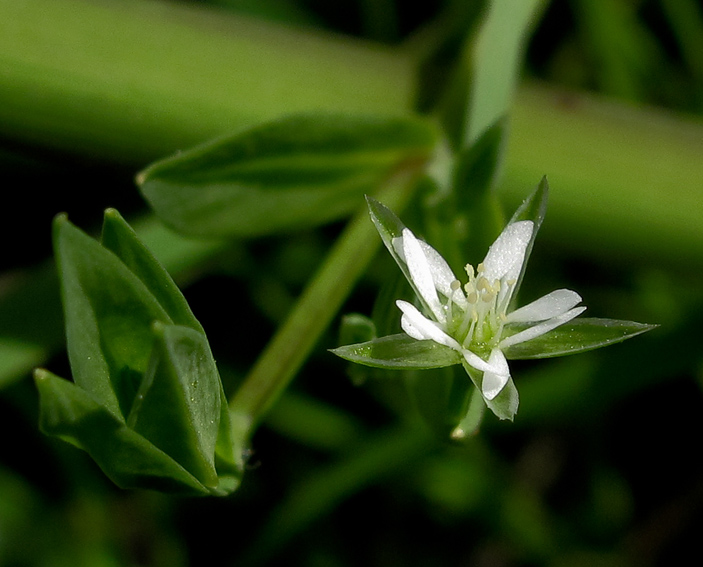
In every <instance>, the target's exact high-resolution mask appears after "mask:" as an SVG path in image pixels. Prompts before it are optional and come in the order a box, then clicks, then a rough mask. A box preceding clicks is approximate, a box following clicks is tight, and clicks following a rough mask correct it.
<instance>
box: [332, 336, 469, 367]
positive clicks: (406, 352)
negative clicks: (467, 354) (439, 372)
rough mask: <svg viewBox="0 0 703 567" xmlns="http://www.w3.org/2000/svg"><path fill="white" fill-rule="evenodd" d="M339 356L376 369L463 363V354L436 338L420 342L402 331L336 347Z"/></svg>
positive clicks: (335, 350)
mask: <svg viewBox="0 0 703 567" xmlns="http://www.w3.org/2000/svg"><path fill="white" fill-rule="evenodd" d="M332 352H333V353H334V354H336V355H337V356H340V357H342V358H344V359H345V360H349V361H351V362H358V363H359V364H364V365H366V366H373V367H376V368H392V369H396V370H413V369H423V368H443V367H444V366H451V365H453V364H459V363H460V362H461V355H460V354H459V353H458V352H457V351H455V350H454V349H451V348H449V347H446V346H444V345H440V344H439V343H436V342H434V341H418V340H416V339H413V338H411V337H409V336H408V335H406V334H405V333H399V334H397V335H388V336H386V337H381V338H378V339H374V340H372V341H367V342H365V343H358V344H354V345H346V346H341V347H339V348H335V349H332Z"/></svg>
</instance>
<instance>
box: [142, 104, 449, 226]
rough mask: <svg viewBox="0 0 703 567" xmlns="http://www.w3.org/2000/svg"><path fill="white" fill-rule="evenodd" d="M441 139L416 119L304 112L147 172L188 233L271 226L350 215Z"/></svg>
mask: <svg viewBox="0 0 703 567" xmlns="http://www.w3.org/2000/svg"><path fill="white" fill-rule="evenodd" d="M435 138H436V136H435V131H434V129H433V128H432V127H431V126H430V125H429V123H427V122H425V121H422V120H419V119H416V118H373V117H353V116H348V115H296V116H290V117H285V118H281V119H279V120H277V121H273V122H269V123H266V124H262V125H259V126H256V127H254V128H251V129H248V130H245V131H243V132H239V133H237V134H235V135H234V136H230V137H226V138H222V139H219V140H216V141H214V142H210V143H208V144H205V145H203V146H199V147H196V148H194V149H192V150H189V151H186V152H183V153H181V154H178V155H177V156H175V157H171V158H168V159H165V160H162V161H160V162H157V163H155V164H153V165H152V166H150V167H149V168H148V169H146V170H145V171H143V172H142V173H140V174H139V176H138V177H137V181H138V183H139V185H140V187H141V190H142V193H143V194H144V196H145V198H146V199H147V201H149V203H150V204H151V206H152V207H153V209H154V210H155V211H156V213H157V215H159V217H160V218H161V219H162V220H163V221H164V222H166V223H167V224H168V225H170V226H171V227H173V228H175V229H176V230H179V231H181V232H184V233H187V234H192V235H198V236H216V237H230V236H255V235H263V234H270V233H275V232H280V231H289V230H293V229H299V228H303V227H308V226H313V225H316V224H320V223H323V222H327V221H331V220H334V219H337V218H340V217H342V216H344V215H345V214H348V213H349V212H351V211H353V210H354V209H355V208H356V206H357V205H358V199H359V198H360V197H361V196H362V195H363V194H364V193H368V192H372V191H374V190H375V189H376V188H377V187H378V186H379V185H380V184H381V183H382V182H383V181H385V180H386V179H387V178H388V177H389V176H391V175H393V174H394V173H398V172H400V171H404V170H407V169H408V168H411V169H419V168H420V167H421V166H422V165H423V164H424V162H425V161H426V160H427V159H428V158H429V156H430V153H431V152H432V150H433V147H434V144H435Z"/></svg>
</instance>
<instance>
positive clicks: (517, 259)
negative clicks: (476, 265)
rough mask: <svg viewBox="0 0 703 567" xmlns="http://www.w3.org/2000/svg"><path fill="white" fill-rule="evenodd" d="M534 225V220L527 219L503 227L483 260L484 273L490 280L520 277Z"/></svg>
mask: <svg viewBox="0 0 703 567" xmlns="http://www.w3.org/2000/svg"><path fill="white" fill-rule="evenodd" d="M534 226H535V225H534V223H533V222H532V221H529V220H525V221H518V222H514V223H512V224H509V225H508V226H506V227H505V228H504V229H503V232H501V233H500V236H498V238H496V240H495V242H494V243H493V244H491V247H490V248H489V249H488V254H486V258H485V260H484V261H483V270H484V271H483V275H484V277H485V278H486V279H487V280H488V281H489V282H493V281H495V280H516V279H517V278H518V277H519V275H520V271H521V270H522V264H523V262H524V261H525V252H526V251H527V246H528V244H529V243H530V239H531V238H532V233H533V231H534Z"/></svg>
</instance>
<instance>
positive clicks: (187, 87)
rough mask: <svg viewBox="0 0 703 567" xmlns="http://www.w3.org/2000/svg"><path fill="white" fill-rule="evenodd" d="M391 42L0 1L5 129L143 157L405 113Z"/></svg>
mask: <svg viewBox="0 0 703 567" xmlns="http://www.w3.org/2000/svg"><path fill="white" fill-rule="evenodd" d="M414 69H415V67H414V63H413V61H412V60H411V58H410V57H409V56H407V55H405V54H403V53H401V52H400V51H399V50H397V49H391V48H388V47H383V46H380V45H375V44H372V43H361V42H359V41H356V40H354V39H351V38H344V37H340V36H333V35H332V34H325V33H323V32H318V31H314V30H304V31H303V30H294V29H291V28H288V27H285V26H282V25H275V24H271V23H266V22H263V21H261V20H257V19H253V18H247V17H241V16H235V15H233V14H232V13H231V12H224V11H219V10H215V9H212V8H207V7H201V6H196V5H194V4H192V3H191V4H185V3H180V2H164V1H162V0H120V1H119V2H105V1H99V0H61V1H60V2H57V1H56V0H22V1H21V2H16V1H15V0H0V81H1V82H2V85H3V87H2V89H0V134H2V135H3V136H5V137H7V138H10V139H15V140H20V141H22V142H24V143H30V144H34V143H38V144H41V145H45V146H47V145H48V146H50V147H52V148H58V149H60V150H63V151H70V152H75V153H82V154H85V155H91V156H98V157H103V158H109V159H111V160H119V161H124V162H128V163H139V164H141V165H143V164H145V163H148V162H149V161H151V160H154V159H157V158H160V157H163V156H164V155H168V154H171V153H173V152H175V151H177V150H180V149H183V148H186V147H189V146H192V145H194V144H196V143H200V142H203V141H205V140H208V139H210V138H212V137H215V136H219V135H222V134H223V133H226V132H230V131H233V130H236V129H238V128H241V127H243V126H245V125H249V124H252V123H256V122H260V121H263V120H267V119H271V118H274V117H276V116H279V115H281V114H287V113H293V112H307V111H318V110H328V111H344V112H349V113H369V112H373V113H398V112H403V111H405V112H409V111H410V110H411V108H412V104H413V97H414V88H415V76H414Z"/></svg>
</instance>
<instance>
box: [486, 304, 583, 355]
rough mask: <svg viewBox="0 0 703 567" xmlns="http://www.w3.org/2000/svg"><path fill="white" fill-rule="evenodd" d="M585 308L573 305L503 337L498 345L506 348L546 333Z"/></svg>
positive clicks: (579, 313) (576, 315) (577, 314)
mask: <svg viewBox="0 0 703 567" xmlns="http://www.w3.org/2000/svg"><path fill="white" fill-rule="evenodd" d="M585 310H586V307H584V306H582V307H574V308H573V309H570V310H569V311H567V312H566V313H563V314H562V315H559V316H558V317H553V318H552V319H549V320H548V321H544V322H542V323H539V324H537V325H535V326H534V327H530V328H529V329H525V330H524V331H520V332H519V333H515V334H514V335H512V336H510V337H507V338H505V339H503V340H502V341H500V345H499V346H500V348H507V347H509V346H512V345H517V344H520V343H524V342H525V341H529V340H532V339H535V338H537V337H540V336H542V335H544V334H545V333H548V332H549V331H551V330H552V329H556V328H557V327H559V326H560V325H563V324H564V323H567V322H569V321H571V320H572V319H573V318H574V317H578V316H579V315H581V313H583V312H584V311H585Z"/></svg>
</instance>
